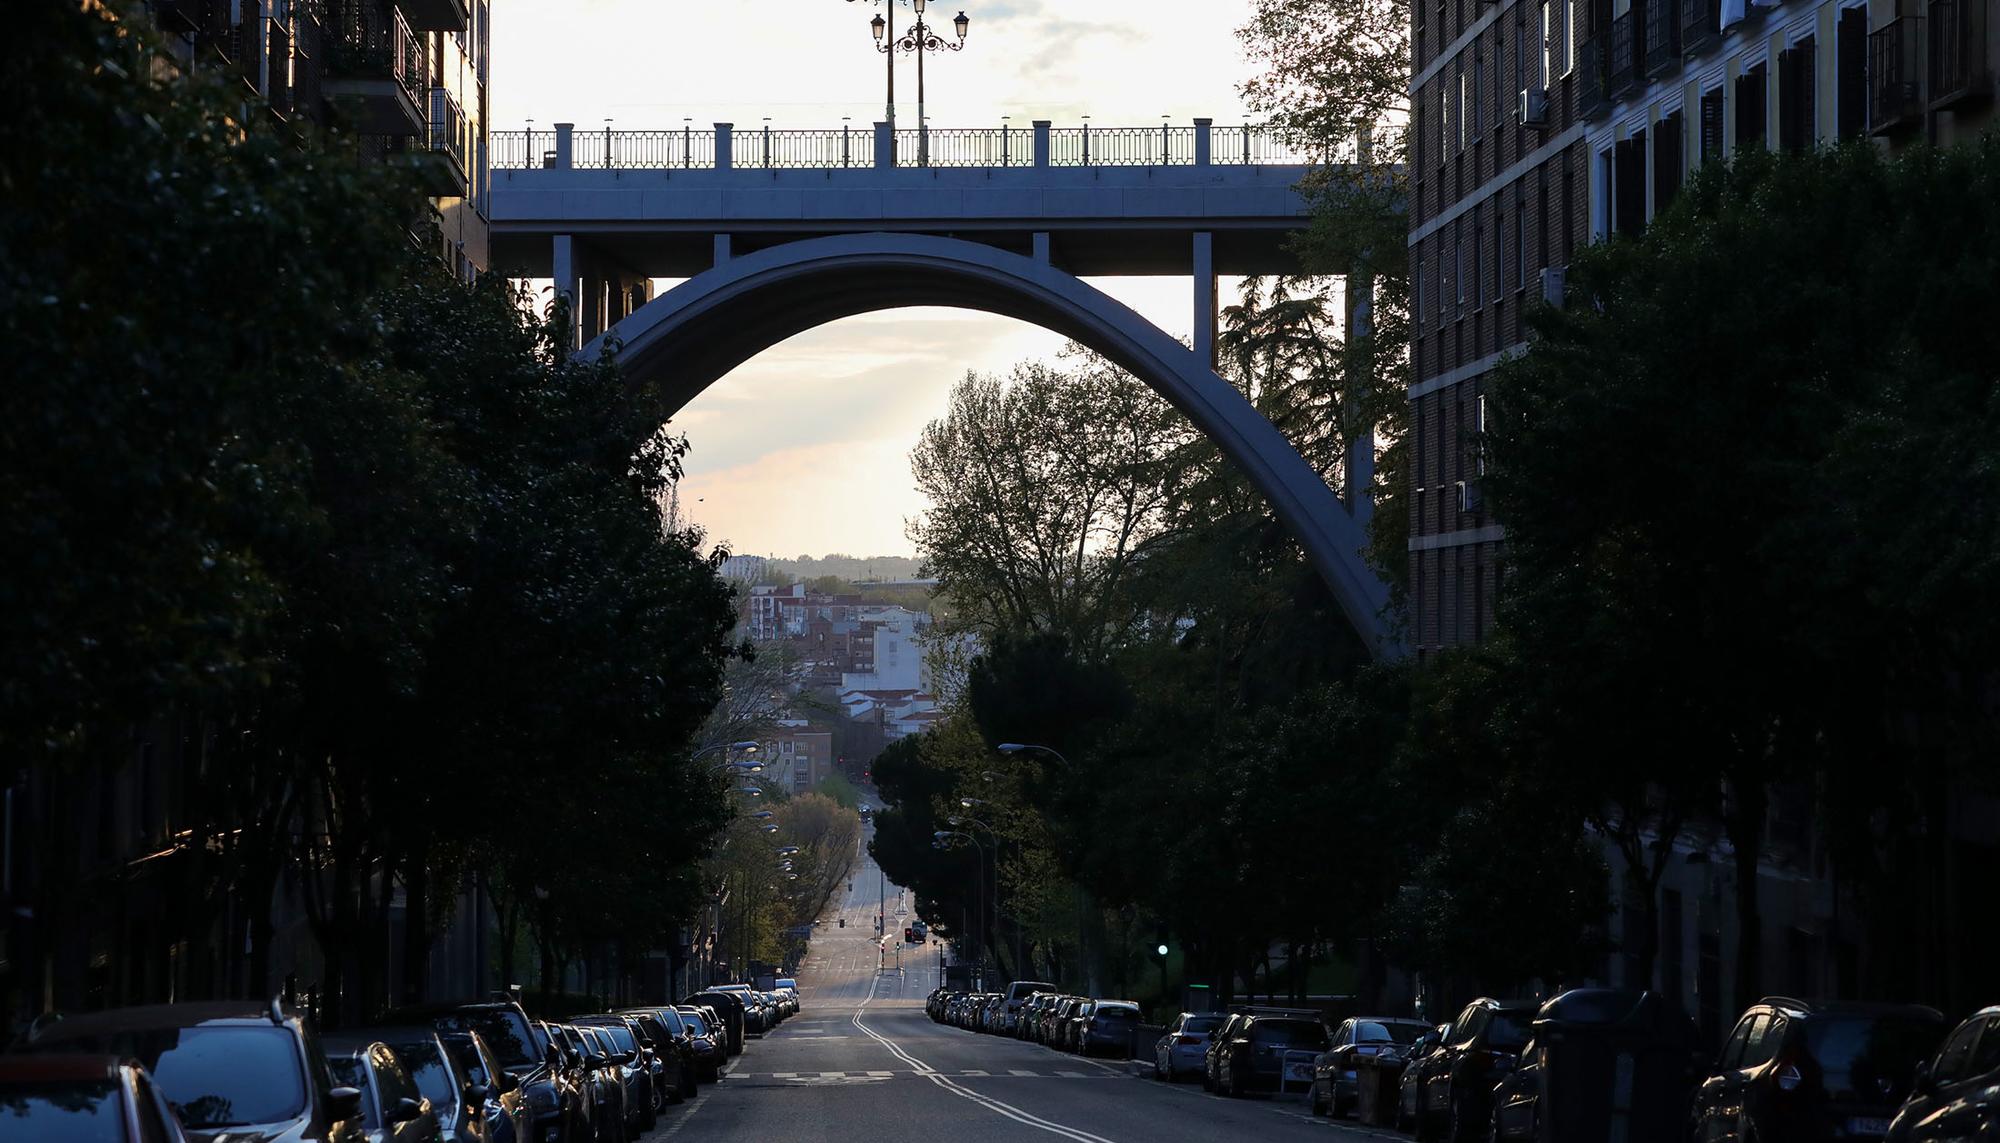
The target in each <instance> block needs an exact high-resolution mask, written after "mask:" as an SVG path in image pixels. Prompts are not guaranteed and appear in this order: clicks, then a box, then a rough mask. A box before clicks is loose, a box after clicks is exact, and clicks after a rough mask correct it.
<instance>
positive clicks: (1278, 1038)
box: [1250, 1020, 1327, 1048]
mask: <svg viewBox="0 0 2000 1143" xmlns="http://www.w3.org/2000/svg"><path fill="white" fill-rule="evenodd" d="M1250 1038H1251V1039H1252V1040H1255V1041H1256V1042H1258V1043H1260V1044H1283V1045H1286V1046H1288V1047H1294V1048H1324V1047H1326V1046H1327V1044H1326V1025H1324V1024H1317V1023H1314V1022H1313V1021H1311V1020H1259V1021H1257V1022H1256V1023H1255V1024H1252V1025H1251V1026H1250Z"/></svg>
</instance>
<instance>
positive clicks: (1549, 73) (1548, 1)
mask: <svg viewBox="0 0 2000 1143" xmlns="http://www.w3.org/2000/svg"><path fill="white" fill-rule="evenodd" d="M1555 21H1556V0H1542V70H1541V73H1540V74H1539V75H1538V76H1537V77H1536V80H1535V86H1536V87H1541V88H1546V87H1548V86H1549V85H1550V84H1551V83H1554V82H1555V78H1556V56H1555V51H1556V23H1555Z"/></svg>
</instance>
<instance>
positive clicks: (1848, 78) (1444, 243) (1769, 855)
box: [1408, 0, 2000, 1040]
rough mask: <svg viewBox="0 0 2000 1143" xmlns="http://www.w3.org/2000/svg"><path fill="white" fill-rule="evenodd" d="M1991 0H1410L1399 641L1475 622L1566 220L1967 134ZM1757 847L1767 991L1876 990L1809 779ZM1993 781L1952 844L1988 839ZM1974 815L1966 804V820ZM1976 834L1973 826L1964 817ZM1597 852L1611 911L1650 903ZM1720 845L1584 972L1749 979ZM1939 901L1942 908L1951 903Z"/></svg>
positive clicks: (1668, 990)
mask: <svg viewBox="0 0 2000 1143" xmlns="http://www.w3.org/2000/svg"><path fill="white" fill-rule="evenodd" d="M1996 8H2000V3H1996V0H1778V2H1773V3H1759V2H1755V0H1443V2H1442V3H1440V2H1437V0H1417V3H1416V4H1415V6H1414V7H1413V9H1412V23H1413V37H1412V39H1413V44H1414V58H1413V60H1412V65H1413V67H1412V84H1411V92H1412V106H1413V114H1412V124H1411V126H1412V131H1411V143H1410V154H1409V185H1410V198H1409V215H1410V236H1409V250H1410V266H1411V274H1412V283H1411V284H1412V306H1413V313H1412V319H1413V328H1412V343H1411V356H1412V372H1411V377H1412V383H1411V386H1410V389H1409V394H1408V399H1409V401H1410V417H1409V424H1410V434H1411V435H1410V444H1411V466H1410V473H1411V489H1410V490H1411V492H1412V495H1411V497H1410V504H1411V508H1410V512H1411V516H1410V541H1409V561H1410V563H1409V572H1410V614H1409V640H1410V644H1411V646H1412V647H1413V648H1414V650H1415V652H1416V654H1417V655H1419V656H1420V657H1421V656H1428V655H1434V654H1436V653H1438V652H1439V651H1441V650H1444V649H1446V648H1450V647H1453V646H1458V645H1462V644H1466V643H1471V642H1475V641H1477V640H1479V639H1480V638H1482V637H1483V636H1484V635H1485V634H1487V632H1488V631H1489V630H1490V629H1491V626H1492V623H1493V603H1494V600H1495V598H1496V596H1497V594H1498V591H1499V589H1500V586H1501V577H1502V571H1503V566H1504V558H1505V550H1506V532H1505V521H1502V520H1498V519H1495V518H1494V517H1493V516H1492V515H1491V513H1490V512H1489V511H1488V510H1487V507H1486V504H1485V502H1484V498H1483V497H1482V496H1481V493H1480V478H1481V476H1482V465H1481V461H1480V458H1479V455H1478V453H1477V451H1476V450H1475V449H1474V448H1473V447H1472V446H1473V444H1474V442H1475V441H1476V440H1477V437H1478V434H1479V433H1480V432H1482V431H1483V429H1484V427H1485V426H1484V421H1485V402H1484V395H1483V393H1484V385H1485V379H1486V376H1487V374H1488V373H1489V371H1490V370H1491V369H1492V368H1493V367H1494V365H1495V364H1497V363H1498V361H1499V360H1500V359H1501V358H1502V357H1503V356H1505V355H1508V354H1512V353H1515V352H1519V351H1521V350H1523V349H1525V348H1526V346H1525V343H1524V340H1523V328H1522V325H1521V315H1522V312H1523V310H1524V309H1525V308H1526V307H1528V306H1531V305H1533V304H1537V303H1539V302H1541V301H1544V300H1546V301H1548V302H1550V303H1553V304H1557V305H1560V304H1562V302H1563V271H1564V267H1565V266H1566V265H1567V264H1568V263H1569V262H1570V260H1571V258H1572V257H1573V256H1574V253H1575V251H1576V250H1577V249H1578V248H1579V247H1580V246H1582V245H1583V244H1585V243H1588V242H1593V241H1600V240H1604V239H1607V238H1608V237H1610V236H1612V235H1615V234H1637V233H1640V232H1642V231H1643V230H1644V229H1645V227H1646V226H1647V224H1648V223H1649V222H1650V221H1651V220H1652V218H1653V217H1654V216H1655V215H1656V214H1657V213H1658V212H1659V211H1661V210H1662V209H1664V208H1666V207H1667V205H1668V204H1669V203H1671V202H1672V200H1673V197H1674V195H1675V193H1676V192H1677V191H1678V189H1679V188H1680V187H1681V186H1682V185H1683V183H1684V181H1685V180H1686V178H1687V176H1688V174H1689V172H1691V171H1693V170H1695V169H1697V168H1698V167H1699V166H1701V165H1702V164H1704V163H1709V162H1717V161H1721V160H1723V159H1725V158H1726V157H1727V156H1728V155H1729V154H1730V153H1732V152H1733V151H1735V150H1736V149H1738V148H1741V147H1765V148H1770V149H1774V150H1777V149H1806V148H1810V147H1815V146H1823V145H1830V144H1832V143H1835V142H1837V141H1839V140H1842V139H1852V138H1871V139H1874V140H1875V141H1877V143H1878V144H1879V145H1881V146H1885V147H1898V146H1902V145H1905V144H1907V143H1909V142H1912V141H1919V140H1928V141H1931V142H1935V143H1938V144H1940V145H1949V144H1951V143H1955V142H1960V141H1964V140H1967V139H1969V138H1971V137H1972V136H1973V135H1975V134H1976V133H1977V132H1979V131H1980V130H1981V129H1983V128H1984V127H1985V126H1986V125H1987V124H1988V123H1989V122H1990V119H1991V115H1992V94H1993V67H1992V64H1993V61H1994V60H1996V59H2000V26H1996V25H2000V20H1996V15H2000V13H1996V11H1995V9H1996ZM1771 802H1772V805H1771V810H1770V813H1769V816H1768V820H1767V828H1766V830H1765V835H1766V837H1767V838H1768V839H1769V840H1768V844H1767V845H1766V846H1765V849H1764V852H1762V853H1760V855H1759V858H1760V860H1759V862H1758V872H1757V878H1758V883H1759V893H1758V897H1759V912H1760V914H1761V916H1760V918H1759V921H1758V923H1759V926H1760V928H1761V930H1762V931H1761V933H1760V945H1759V947H1760V948H1761V950H1762V951H1761V956H1760V960H1761V968H1762V978H1763V980H1764V981H1765V983H1766V985H1767V987H1770V988H1771V989H1772V990H1790V991H1794V992H1797V993H1798V994H1800V995H1824V996H1839V997H1852V996H1856V995H1867V994H1870V993H1872V992H1877V991H1880V986H1879V984H1875V983H1871V981H1873V982H1879V981H1881V980H1883V979H1887V978H1889V977H1891V976H1892V975H1893V973H1892V971H1891V962H1894V961H1897V960H1899V959H1905V958H1906V956H1907V953H1908V952H1909V951H1910V950H1905V949H1889V948H1879V947H1871V946H1870V943H1869V940H1868V939H1867V936H1866V935H1865V934H1864V931H1863V928H1862V926H1861V925H1860V924H1859V923H1858V922H1857V920H1856V917H1855V913H1856V908H1855V902H1854V899H1853V898H1852V896H1851V888H1850V887H1843V886H1842V885H1841V884H1840V882H1839V880H1838V879H1837V877H1836V876H1835V871H1834V869H1833V866H1832V864H1831V863H1830V858H1829V855H1828V854H1827V853H1826V852H1825V850H1824V845H1823V841H1822V839H1821V838H1820V837H1819V835H1818V832H1817V830H1816V829H1815V828H1814V826H1813V822H1814V820H1815V806H1814V802H1813V795H1812V793H1811V791H1810V790H1806V789H1802V788H1798V787H1797V786H1796V784H1791V785H1788V784H1784V783H1780V784H1778V785H1777V786H1775V787H1774V788H1773V790H1772V797H1771ZM1992 812H1993V808H1992V804H1991V802H1990V801H1989V802H1985V803H1983V804H1982V806H1981V807H1979V808H1978V809H1977V810H1973V809H1968V810H1967V811H1966V813H1965V820H1963V821H1959V822H1955V823H1954V825H1953V827H1952V829H1953V832H1954V834H1955V835H1956V839H1957V842H1956V843H1957V844H1962V845H1972V844H1975V843H1976V844H1980V845H1990V844H1991V843H1992V838H1991V834H1992V827H1991V824H1990V817H1991V814H1992ZM1978 820H1984V824H1978ZM1982 831H1983V832H1982ZM1606 856H1607V858H1608V859H1609V861H1610V863H1611V866H1612V869H1613V870H1614V899H1615V900H1616V901H1617V907H1616V911H1615V914H1614V916H1613V918H1612V921H1611V923H1612V931H1613V933H1614V934H1615V935H1616V936H1617V938H1619V940H1620V943H1621V945H1622V946H1623V947H1626V948H1636V947H1640V946H1641V944H1642V942H1643V940H1644V937H1645V934H1644V933H1643V932H1641V931H1638V930H1637V929H1635V928H1634V925H1635V924H1637V923H1638V922H1637V919H1638V918H1641V917H1643V916H1645V913H1644V910H1643V909H1642V908H1640V907H1637V906H1636V905H1635V903H1634V902H1632V901H1629V900H1625V899H1623V894H1624V890H1623V879H1622V877H1621V876H1619V874H1620V872H1622V861H1621V859H1620V858H1619V857H1618V855H1617V853H1616V852H1615V849H1614V848H1613V847H1611V846H1609V845H1608V844H1607V846H1606ZM1731 865H1732V861H1731V858H1730V851H1729V849H1728V846H1727V843H1726V841H1725V840H1724V839H1722V838H1721V837H1719V836H1716V831H1715V830H1714V829H1713V827H1712V825H1707V824H1701V823H1697V824H1696V825H1694V826H1692V827H1691V828H1690V829H1689V830H1688V832H1687V835H1686V836H1685V837H1684V838H1683V839H1681V841H1680V842H1679V843H1678V845H1677V847H1676V854H1675V860H1674V861H1673V862H1672V863H1671V865H1670V867H1669V869H1668V870H1667V873H1666V875H1665V877H1664V879H1663V881H1662V884H1661V893H1660V901H1659V903H1658V916H1657V923H1658V932H1657V937H1658V940H1659V946H1658V947H1659V957H1658V959H1657V962H1656V963H1655V964H1654V966H1653V968H1652V971H1651V974H1650V979H1641V978H1640V977H1639V970H1638V968H1637V966H1636V964H1635V963H1634V962H1633V961H1631V960H1630V959H1629V958H1627V957H1626V956H1624V955H1622V954H1621V955H1619V956H1614V957H1613V958H1611V959H1610V961H1609V962H1607V963H1606V964H1605V965H1604V967H1603V971H1602V973H1601V974H1600V979H1602V980H1604V981H1605V982H1608V983H1616V984H1621V985H1627V986H1632V987H1651V988H1656V989H1659V990H1660V991H1661V992H1663V993H1664V994H1665V995H1667V996H1668V997H1670V998H1672V999H1673V1000H1674V1001H1676V1002H1677V1003H1679V1004H1680V1005H1681V1006H1682V1010H1683V1011H1685V1012H1687V1013H1689V1014H1690V1016H1692V1017H1693V1018H1694V1019H1695V1021H1696V1023H1697V1024H1698V1025H1699V1026H1700V1028H1701V1029H1702V1031H1703V1032H1704V1034H1705V1035H1706V1036H1707V1037H1709V1038H1710V1039H1711V1040H1713V1039H1714V1038H1715V1037H1717V1036H1718V1035H1719V1034H1720V1032H1722V1031H1726V1030H1727V1028H1728V1026H1729V1022H1730V1021H1731V1020H1733V1019H1734V1017H1735V1014H1736V1012H1737V1011H1740V1010H1741V1008H1742V1007H1743V1006H1745V1005H1746V1004H1748V1003H1750V1002H1752V1001H1754V1000H1755V999H1756V997H1754V996H1753V997H1745V996H1735V995H1733V994H1732V991H1731V989H1732V987H1733V979H1732V973H1731V972H1730V971H1729V966H1730V965H1731V964H1732V963H1733V962H1734V960H1735V958H1736V955H1737V949H1738V945H1739V942H1740V940H1741V936H1742V935H1741V934H1740V933H1739V932H1738V931H1737V927H1736V915H1735V905H1734V902H1735V898H1736V894H1737V891H1738V890H1737V886H1736V884H1735V878H1734V876H1733V871H1732V869H1731ZM1957 907H1958V906H1956V905H1955V904H1954V903H1950V902H1946V903H1944V904H1942V905H1941V906H1940V910H1941V911H1942V912H1945V913H1951V912H1953V911H1954V909H1956V908H1957Z"/></svg>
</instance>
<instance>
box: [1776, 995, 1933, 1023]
mask: <svg viewBox="0 0 2000 1143" xmlns="http://www.w3.org/2000/svg"><path fill="white" fill-rule="evenodd" d="M1757 1003H1758V1004H1759V1005H1760V1006H1765V1007H1770V1008H1782V1009H1784V1010H1785V1011H1787V1012H1797V1013H1803V1014H1804V1015H1807V1016H1913V1017H1916V1018H1918V1019H1921V1020H1937V1021H1939V1022H1942V1021H1943V1020H1944V1013H1942V1012H1939V1011H1938V1010H1937V1009H1935V1008H1932V1007H1929V1006H1928V1005H1923V1004H1887V1003H1870V1002H1868V1001H1863V1000H1798V999H1794V998H1793V997H1790V996H1766V997H1765V998H1764V999H1762V1000H1760V1001H1758V1002H1757Z"/></svg>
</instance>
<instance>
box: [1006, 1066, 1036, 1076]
mask: <svg viewBox="0 0 2000 1143" xmlns="http://www.w3.org/2000/svg"><path fill="white" fill-rule="evenodd" d="M1007 1074H1008V1075H1010V1076H1038V1075H1040V1074H1042V1073H1040V1072H1031V1071H1025V1070H1023V1069H1021V1068H1012V1069H1010V1070H1009V1071H1008V1072H1007Z"/></svg>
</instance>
